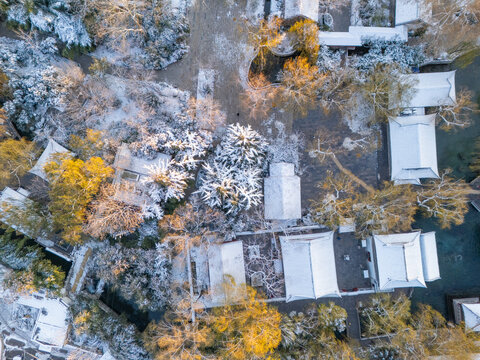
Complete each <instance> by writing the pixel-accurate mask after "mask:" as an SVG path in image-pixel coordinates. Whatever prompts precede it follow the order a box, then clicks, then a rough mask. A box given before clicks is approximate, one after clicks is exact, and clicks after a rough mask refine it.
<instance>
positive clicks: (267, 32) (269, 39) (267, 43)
mask: <svg viewBox="0 0 480 360" xmlns="http://www.w3.org/2000/svg"><path fill="white" fill-rule="evenodd" d="M281 25H282V20H281V19H280V18H278V17H276V16H273V17H270V18H269V19H268V20H260V25H259V26H258V27H256V26H250V25H248V26H247V31H248V42H249V43H250V45H252V46H253V47H254V48H255V50H256V51H257V57H256V61H257V62H258V64H259V65H260V67H262V68H263V66H265V62H266V56H267V53H268V51H270V49H271V48H272V47H276V46H278V45H279V44H280V43H281V42H282V40H283V37H282V35H281V34H280V27H281Z"/></svg>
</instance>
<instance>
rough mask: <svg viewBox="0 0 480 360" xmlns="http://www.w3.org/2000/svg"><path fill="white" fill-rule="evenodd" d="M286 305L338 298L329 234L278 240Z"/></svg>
mask: <svg viewBox="0 0 480 360" xmlns="http://www.w3.org/2000/svg"><path fill="white" fill-rule="evenodd" d="M280 244H281V248H282V259H283V269H284V274H285V290H286V301H287V302H288V301H294V300H301V299H318V298H319V297H339V296H340V290H339V289H338V283H337V271H336V267H335V254H334V251H333V231H329V232H325V233H320V234H306V235H296V236H281V237H280Z"/></svg>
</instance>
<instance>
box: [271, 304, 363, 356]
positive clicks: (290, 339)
mask: <svg viewBox="0 0 480 360" xmlns="http://www.w3.org/2000/svg"><path fill="white" fill-rule="evenodd" d="M346 320H347V312H346V311H345V309H343V308H341V307H340V306H337V305H335V304H334V303H332V302H330V303H328V304H320V305H318V306H316V305H310V306H308V307H307V308H306V309H305V311H303V312H296V311H292V312H291V313H289V314H288V315H286V316H284V317H283V319H282V324H281V330H282V343H281V346H280V348H279V350H278V352H279V353H280V354H281V356H282V358H285V359H288V360H290V359H311V358H315V359H334V358H335V359H337V358H338V359H352V360H354V359H357V358H356V357H354V356H353V355H354V354H353V350H352V349H351V348H350V347H349V346H348V344H347V343H346V342H343V341H341V340H338V339H337V337H336V333H342V332H344V331H345V329H346ZM347 355H348V356H347Z"/></svg>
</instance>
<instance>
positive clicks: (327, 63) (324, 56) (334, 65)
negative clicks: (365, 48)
mask: <svg viewBox="0 0 480 360" xmlns="http://www.w3.org/2000/svg"><path fill="white" fill-rule="evenodd" d="M343 54H344V51H343V50H332V49H330V48H329V47H328V46H326V45H321V46H320V48H319V50H318V58H317V66H318V70H319V71H320V72H328V71H335V70H337V69H338V68H339V66H340V64H341V63H342V55H343Z"/></svg>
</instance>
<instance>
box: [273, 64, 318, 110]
mask: <svg viewBox="0 0 480 360" xmlns="http://www.w3.org/2000/svg"><path fill="white" fill-rule="evenodd" d="M325 79H326V75H324V74H320V73H319V71H318V67H317V66H316V65H311V64H310V62H309V61H308V59H307V58H305V57H301V56H299V57H296V58H295V59H290V60H287V62H286V63H285V65H284V67H283V70H282V72H281V73H280V74H279V80H280V86H278V88H277V92H276V100H275V101H276V102H278V105H279V106H283V107H284V108H285V109H286V110H288V111H291V112H294V113H299V114H301V115H303V116H306V115H307V113H308V110H311V109H314V108H315V107H316V105H317V104H318V103H317V97H318V91H319V89H320V88H321V86H322V84H323V83H324V82H325Z"/></svg>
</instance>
